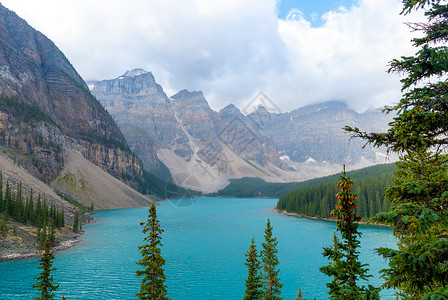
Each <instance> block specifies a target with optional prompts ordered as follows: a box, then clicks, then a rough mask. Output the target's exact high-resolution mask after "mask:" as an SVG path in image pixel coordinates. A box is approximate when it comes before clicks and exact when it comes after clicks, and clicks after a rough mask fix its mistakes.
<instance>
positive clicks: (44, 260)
mask: <svg viewBox="0 0 448 300" xmlns="http://www.w3.org/2000/svg"><path fill="white" fill-rule="evenodd" d="M44 249H45V250H44V253H43V254H42V257H41V258H40V260H39V266H38V269H42V272H41V273H40V276H38V277H35V278H34V279H36V280H37V283H36V284H33V288H36V289H37V290H38V291H40V296H39V297H36V298H34V299H35V300H50V299H54V296H55V294H54V293H53V292H54V291H56V290H57V288H58V287H59V284H57V285H54V284H53V275H51V272H52V271H55V270H56V268H55V267H53V260H54V255H53V253H52V252H51V251H50V241H48V240H46V241H45V243H44Z"/></svg>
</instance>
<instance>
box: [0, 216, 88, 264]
mask: <svg viewBox="0 0 448 300" xmlns="http://www.w3.org/2000/svg"><path fill="white" fill-rule="evenodd" d="M8 227H9V228H8V233H7V234H6V235H0V261H1V260H11V259H19V258H27V257H34V256H40V255H41V254H42V250H39V249H38V243H37V241H36V236H37V229H36V228H35V227H32V226H28V225H23V224H19V223H13V224H11V223H10V222H9V223H8ZM83 233H84V232H83V231H82V232H80V233H74V232H73V231H72V229H71V228H70V227H68V226H66V227H65V228H62V229H61V230H57V231H56V240H57V241H58V243H57V245H56V246H54V247H53V249H52V250H53V251H61V250H66V249H69V248H71V247H73V246H75V245H76V244H77V243H79V242H80V240H79V239H78V238H79V236H81V235H82V234H83Z"/></svg>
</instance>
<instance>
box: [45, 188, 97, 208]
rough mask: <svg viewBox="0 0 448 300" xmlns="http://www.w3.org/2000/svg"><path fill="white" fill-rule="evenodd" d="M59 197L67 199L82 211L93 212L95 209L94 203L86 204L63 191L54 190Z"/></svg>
mask: <svg viewBox="0 0 448 300" xmlns="http://www.w3.org/2000/svg"><path fill="white" fill-rule="evenodd" d="M54 191H55V192H56V194H58V196H59V197H61V198H62V199H64V200H65V201H67V202H68V203H70V204H72V205H73V206H76V207H77V208H78V209H79V210H80V211H81V212H82V213H92V212H93V211H94V207H93V203H92V204H91V205H90V206H86V205H84V204H82V203H79V202H78V201H76V200H75V199H73V198H72V197H71V196H70V195H69V194H65V193H63V192H61V191H58V190H54Z"/></svg>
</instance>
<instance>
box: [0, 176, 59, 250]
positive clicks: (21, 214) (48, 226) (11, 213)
mask: <svg viewBox="0 0 448 300" xmlns="http://www.w3.org/2000/svg"><path fill="white" fill-rule="evenodd" d="M2 177H3V176H2V173H1V171H0V213H1V214H2V219H1V226H0V229H1V232H2V234H3V235H4V236H5V235H6V234H8V230H9V229H8V218H12V219H13V220H14V221H16V222H20V223H22V224H25V225H32V226H35V227H37V242H38V244H39V248H40V249H43V244H44V242H45V240H47V239H48V240H49V241H50V243H51V244H52V245H54V244H55V243H56V238H55V230H56V228H62V227H64V226H65V220H64V210H59V209H58V208H57V207H56V206H55V205H53V204H50V205H48V204H47V201H46V200H45V199H44V198H42V197H41V195H40V194H39V195H38V196H37V199H36V200H35V199H34V195H33V191H32V190H31V192H30V194H29V196H24V195H23V190H22V182H19V183H18V184H17V188H16V190H15V191H14V190H13V189H12V187H11V185H10V184H9V181H6V185H5V187H4V188H3V178H2Z"/></svg>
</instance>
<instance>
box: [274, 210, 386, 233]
mask: <svg viewBox="0 0 448 300" xmlns="http://www.w3.org/2000/svg"><path fill="white" fill-rule="evenodd" d="M272 210H273V211H276V212H278V213H281V214H284V215H287V216H291V217H296V218H304V219H311V220H319V221H327V222H337V220H336V219H329V218H322V217H311V216H307V215H301V214H297V213H292V212H288V211H286V210H280V209H277V208H275V207H274V208H272ZM358 224H359V225H365V226H378V227H389V228H391V227H390V226H389V225H386V224H381V223H369V224H367V222H365V221H360V222H358Z"/></svg>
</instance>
